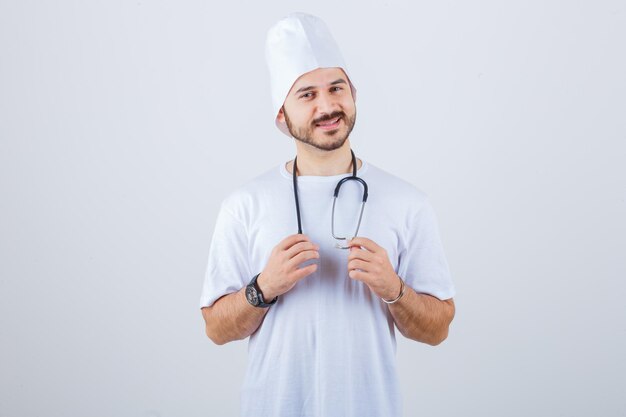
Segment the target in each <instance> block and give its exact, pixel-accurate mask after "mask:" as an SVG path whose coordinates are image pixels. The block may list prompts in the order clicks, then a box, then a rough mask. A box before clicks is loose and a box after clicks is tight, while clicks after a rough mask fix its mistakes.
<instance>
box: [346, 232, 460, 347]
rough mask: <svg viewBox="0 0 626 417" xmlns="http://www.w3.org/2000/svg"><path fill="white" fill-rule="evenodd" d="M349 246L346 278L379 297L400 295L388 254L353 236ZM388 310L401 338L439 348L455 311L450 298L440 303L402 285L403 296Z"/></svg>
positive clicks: (372, 242) (365, 240)
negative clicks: (365, 285) (359, 283)
mask: <svg viewBox="0 0 626 417" xmlns="http://www.w3.org/2000/svg"><path fill="white" fill-rule="evenodd" d="M350 245H351V248H350V254H349V255H348V276H349V277H350V278H352V279H356V280H359V281H362V282H364V283H365V284H367V286H368V287H369V288H370V290H372V291H373V292H374V293H375V294H376V295H377V296H378V297H380V298H384V299H386V300H393V299H395V298H396V297H397V296H398V294H400V288H401V284H400V279H398V275H397V274H396V272H395V271H394V269H393V266H392V265H391V262H389V257H388V255H387V251H385V249H384V248H382V247H380V246H379V245H377V244H376V243H375V242H374V241H372V240H370V239H367V238H364V237H355V238H354V239H352V240H351V241H350ZM361 247H363V249H361ZM389 311H390V312H391V315H392V316H393V319H394V322H395V324H396V326H397V327H398V330H400V333H402V335H404V336H405V337H407V338H409V339H412V340H416V341H418V342H423V343H428V344H429V345H438V344H439V343H441V342H443V341H444V340H445V339H446V337H447V336H448V327H449V326H450V323H451V322H452V319H453V318H454V311H455V309H454V301H453V300H452V299H449V300H439V299H438V298H435V297H432V296H430V295H428V294H421V293H420V294H418V293H417V292H415V290H413V289H412V288H410V287H409V286H405V292H404V295H403V296H402V298H400V300H398V301H397V302H395V303H393V304H389Z"/></svg>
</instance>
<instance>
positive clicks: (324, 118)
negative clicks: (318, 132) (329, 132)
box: [313, 110, 346, 125]
mask: <svg viewBox="0 0 626 417" xmlns="http://www.w3.org/2000/svg"><path fill="white" fill-rule="evenodd" d="M345 115H346V114H345V113H344V112H342V111H339V110H338V111H335V112H332V113H331V114H327V115H326V116H322V117H320V118H318V119H315V120H313V124H314V125H316V124H318V123H323V122H327V121H329V120H333V119H336V118H337V117H340V118H343V117H344V116H345Z"/></svg>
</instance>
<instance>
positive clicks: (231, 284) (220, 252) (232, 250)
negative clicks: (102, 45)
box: [200, 203, 252, 308]
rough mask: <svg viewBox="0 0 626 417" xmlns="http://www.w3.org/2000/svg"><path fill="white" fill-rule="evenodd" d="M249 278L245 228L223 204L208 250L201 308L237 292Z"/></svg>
mask: <svg viewBox="0 0 626 417" xmlns="http://www.w3.org/2000/svg"><path fill="white" fill-rule="evenodd" d="M251 278H252V277H251V276H250V266H249V257H248V237H247V233H246V228H245V225H244V224H243V223H242V222H241V221H240V220H239V219H237V218H236V217H235V216H234V215H233V214H232V213H231V212H230V211H229V210H228V209H227V208H226V207H225V205H224V203H222V206H221V208H220V211H219V214H218V216H217V220H216V223H215V229H214V231H213V237H212V239H211V246H210V248H209V257H208V262H207V267H206V273H205V276H204V285H203V287H202V295H201V296H200V308H202V307H210V306H211V305H213V303H214V302H215V301H216V300H217V299H219V298H220V297H221V296H223V295H226V294H230V293H233V292H237V291H239V290H240V289H241V288H243V287H244V286H245V285H246V284H247V283H248V281H250V279H251Z"/></svg>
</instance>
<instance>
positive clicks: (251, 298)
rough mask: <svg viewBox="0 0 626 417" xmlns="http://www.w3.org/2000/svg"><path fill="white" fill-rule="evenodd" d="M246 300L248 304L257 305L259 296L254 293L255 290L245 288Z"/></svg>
mask: <svg viewBox="0 0 626 417" xmlns="http://www.w3.org/2000/svg"><path fill="white" fill-rule="evenodd" d="M246 298H247V299H248V302H249V303H250V304H252V305H253V306H255V305H257V304H259V296H258V295H257V293H256V289H255V288H254V287H248V288H246Z"/></svg>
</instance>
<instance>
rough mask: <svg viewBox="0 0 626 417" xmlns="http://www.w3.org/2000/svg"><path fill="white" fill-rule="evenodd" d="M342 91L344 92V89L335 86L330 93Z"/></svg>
mask: <svg viewBox="0 0 626 417" xmlns="http://www.w3.org/2000/svg"><path fill="white" fill-rule="evenodd" d="M341 90H343V88H341V87H339V86H334V87H332V88H331V89H330V91H333V92H334V91H341Z"/></svg>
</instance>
